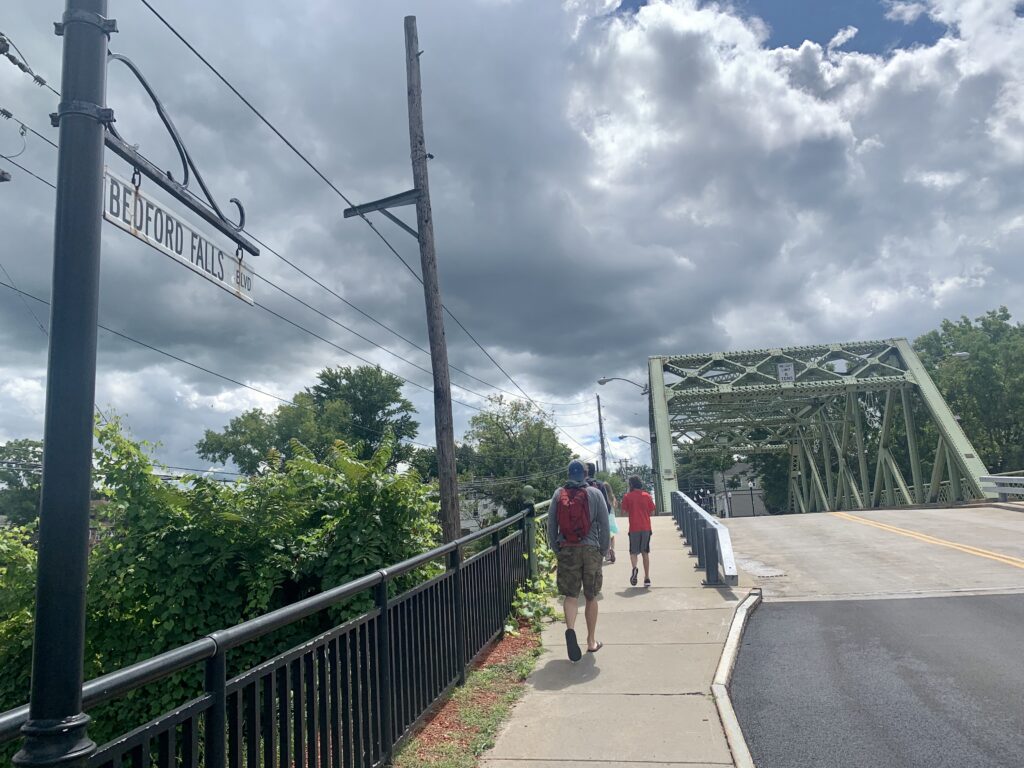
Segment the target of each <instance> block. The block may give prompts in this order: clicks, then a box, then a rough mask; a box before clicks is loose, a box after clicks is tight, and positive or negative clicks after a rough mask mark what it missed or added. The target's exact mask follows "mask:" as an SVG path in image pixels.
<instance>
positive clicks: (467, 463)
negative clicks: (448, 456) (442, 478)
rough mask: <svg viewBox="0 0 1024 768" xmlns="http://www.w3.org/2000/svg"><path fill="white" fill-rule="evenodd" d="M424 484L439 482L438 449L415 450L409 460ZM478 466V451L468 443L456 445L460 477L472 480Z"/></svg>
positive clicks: (456, 462) (456, 465)
mask: <svg viewBox="0 0 1024 768" xmlns="http://www.w3.org/2000/svg"><path fill="white" fill-rule="evenodd" d="M408 461H409V466H411V467H412V468H413V469H415V470H416V472H417V473H418V474H419V476H420V477H421V478H423V480H424V482H430V481H434V480H437V449H436V448H413V450H412V455H411V456H410V457H409V459H408ZM475 466H476V451H474V450H473V446H471V445H469V444H467V443H461V444H456V445H455V468H456V471H457V472H458V474H459V476H460V477H463V478H471V477H472V474H473V468H474V467H475Z"/></svg>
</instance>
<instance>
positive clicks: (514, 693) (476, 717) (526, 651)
mask: <svg viewBox="0 0 1024 768" xmlns="http://www.w3.org/2000/svg"><path fill="white" fill-rule="evenodd" d="M540 651H541V649H540V636H539V634H537V633H536V632H533V631H531V630H528V629H524V630H523V631H522V632H521V633H520V634H517V635H508V636H506V637H505V638H504V639H502V640H501V641H500V642H499V643H498V644H497V645H495V647H494V648H493V649H492V650H491V651H490V652H489V653H488V655H487V656H486V657H485V658H484V659H483V661H482V662H481V664H480V666H479V667H478V668H477V669H475V670H473V671H472V672H470V673H469V675H468V677H467V678H466V684H465V685H464V686H462V687H461V688H456V689H455V691H454V692H453V693H452V695H451V696H450V697H449V699H448V700H447V701H446V702H444V704H442V705H441V706H440V707H439V708H438V709H437V710H436V711H435V712H434V714H433V715H432V716H431V717H430V718H429V719H428V721H427V723H426V725H424V727H423V728H422V729H421V730H420V732H419V733H417V734H416V736H414V737H413V738H412V739H410V740H409V741H408V742H407V743H406V744H405V745H404V746H403V747H402V749H401V751H400V752H399V754H398V756H397V757H396V758H395V762H394V764H395V766H396V767H397V768H475V767H476V765H477V760H478V758H479V757H480V755H482V754H483V753H484V752H485V751H487V750H488V749H490V748H491V747H492V746H494V738H495V736H496V735H497V733H498V729H499V728H500V727H501V724H502V723H503V722H504V721H505V719H506V718H507V717H508V715H509V713H510V712H511V711H512V705H513V704H515V702H516V701H517V700H518V699H519V697H520V696H522V695H523V691H524V689H525V686H524V685H523V681H524V680H526V678H527V677H528V676H529V674H530V672H532V671H533V668H534V666H535V665H536V663H537V657H538V656H539V655H540Z"/></svg>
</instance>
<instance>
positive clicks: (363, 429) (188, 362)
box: [0, 280, 518, 459]
mask: <svg viewBox="0 0 1024 768" xmlns="http://www.w3.org/2000/svg"><path fill="white" fill-rule="evenodd" d="M0 286H3V287H4V288H7V289H8V290H11V291H13V292H14V293H17V294H20V295H22V296H25V297H27V298H29V299H32V300H33V301H37V302H39V303H40V304H43V305H44V306H49V304H50V302H48V301H47V300H46V299H42V298H40V297H38V296H35V295H34V294H31V293H29V292H28V291H23V290H21V289H20V288H17V287H15V286H14V285H11V284H10V283H5V282H4V281H2V280H0ZM97 326H98V327H99V328H101V329H102V330H104V331H106V332H107V333H110V334H112V335H114V336H117V337H118V338H121V339H124V340H125V341H130V342H132V343H133V344H137V345H138V346H140V347H143V348H145V349H148V350H150V351H152V352H156V353H157V354H159V355H162V356H164V357H167V358H169V359H171V360H174V361H175V362H178V363H182V364H183V365H187V366H189V367H190V368H195V369H196V370H198V371H201V372H203V373H205V374H208V375H210V376H213V377H215V378H218V379H221V380H223V381H226V382H228V383H230V384H234V385H235V386H238V387H241V388H243V389H247V390H249V391H251V392H255V393H256V394H258V395H263V396H264V397H269V398H270V399H272V400H276V401H278V402H280V403H282V404H284V405H290V406H292V407H294V408H301V409H303V410H307V411H310V412H312V413H316V409H315V408H313V407H311V406H307V405H303V404H301V403H296V402H294V401H292V400H289V399H287V398H284V397H281V396H280V395H275V394H274V393H273V392H268V391H267V390H265V389H260V388H259V387H254V386H252V385H251V384H246V383H244V382H242V381H239V380H238V379H236V378H233V377H231V376H228V375H226V374H223V373H220V372H218V371H214V370H212V369H210V368H207V367H206V366H203V365H200V364H199V363H194V362H192V361H191V360H188V359H186V358H184V357H181V356H179V355H176V354H174V353H173V352H167V351H166V350H163V349H160V348H159V347H156V346H154V345H152V344H148V343H147V342H145V341H141V340H140V339H136V338H134V337H133V336H130V335H128V334H127V333H122V332H121V331H118V330H115V329H113V328H110V327H109V326H106V325H103V324H102V323H97ZM342 423H344V424H347V425H349V426H351V427H353V428H355V429H357V430H360V431H361V432H364V433H367V434H372V435H376V436H379V437H383V436H385V435H387V434H388V433H387V432H382V431H380V430H378V429H373V428H371V427H365V426H363V425H361V424H357V423H356V422H354V421H351V420H348V419H344V420H342ZM403 442H404V443H406V444H408V445H413V446H416V447H418V448H426V449H430V450H434V449H436V446H433V445H427V444H426V443H420V442H417V441H415V440H409V439H406V440H404V441H403ZM495 458H501V459H511V458H518V457H514V456H511V455H508V456H506V455H499V456H496V457H495Z"/></svg>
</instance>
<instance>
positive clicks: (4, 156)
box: [0, 155, 57, 189]
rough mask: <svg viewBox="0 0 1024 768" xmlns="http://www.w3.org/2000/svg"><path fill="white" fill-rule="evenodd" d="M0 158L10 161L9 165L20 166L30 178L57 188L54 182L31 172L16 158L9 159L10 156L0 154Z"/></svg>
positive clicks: (51, 187)
mask: <svg viewBox="0 0 1024 768" xmlns="http://www.w3.org/2000/svg"><path fill="white" fill-rule="evenodd" d="M0 158H3V159H4V160H6V161H7V162H9V163H10V164H11V165H13V166H15V167H17V168H20V169H21V170H23V171H24V172H25V173H27V174H28V175H29V176H31V177H32V178H34V179H35V180H36V181H41V182H43V184H45V185H46V186H48V187H49V188H50V189H57V185H56V184H54V183H52V182H49V181H47V180H46V179H44V178H43V177H42V176H39V175H38V174H35V173H33V172H32V171H30V170H29V169H28V168H26V167H25V166H24V165H22V164H21V163H19V162H18V161H17V160H12V159H11V158H9V157H8V156H7V155H0Z"/></svg>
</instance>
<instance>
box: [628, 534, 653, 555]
mask: <svg viewBox="0 0 1024 768" xmlns="http://www.w3.org/2000/svg"><path fill="white" fill-rule="evenodd" d="M650 551H651V532H650V531H630V532H629V554H631V555H639V554H641V553H642V554H647V553H649V552H650Z"/></svg>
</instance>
